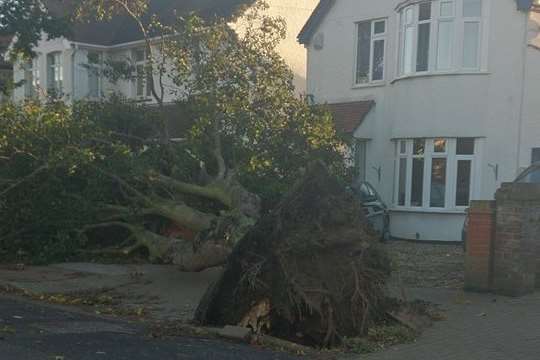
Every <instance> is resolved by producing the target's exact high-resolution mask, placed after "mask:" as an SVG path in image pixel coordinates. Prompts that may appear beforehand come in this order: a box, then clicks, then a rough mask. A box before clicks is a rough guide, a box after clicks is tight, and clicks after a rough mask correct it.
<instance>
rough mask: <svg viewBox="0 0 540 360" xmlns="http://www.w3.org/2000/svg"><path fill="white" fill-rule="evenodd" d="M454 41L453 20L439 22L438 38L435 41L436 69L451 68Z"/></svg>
mask: <svg viewBox="0 0 540 360" xmlns="http://www.w3.org/2000/svg"><path fill="white" fill-rule="evenodd" d="M453 43H454V22H453V21H442V22H439V38H438V41H437V46H438V48H437V69H439V70H447V69H450V68H452V47H453Z"/></svg>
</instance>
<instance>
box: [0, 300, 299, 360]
mask: <svg viewBox="0 0 540 360" xmlns="http://www.w3.org/2000/svg"><path fill="white" fill-rule="evenodd" d="M0 359H2V360H105V359H111V360H123V359H125V360H128V359H129V360H147V359H152V360H155V359H163V360H175V359H178V360H180V359H182V360H184V359H185V360H188V359H192V360H195V359H196V360H218V359H219V360H294V359H298V358H296V357H293V356H290V355H287V354H284V353H276V352H272V351H269V350H264V349H260V348H256V347H253V346H248V345H242V344H236V343H230V342H224V341H219V340H210V339H197V338H189V337H175V338H164V339H153V338H148V337H147V336H146V335H145V329H144V327H143V326H142V325H141V324H140V323H130V322H126V321H120V320H111V319H107V318H103V317H98V316H93V315H89V314H84V313H81V312H77V311H73V310H72V309H66V308H63V307H58V306H51V305H46V304H40V303H36V302H33V301H28V300H24V299H20V298H14V297H10V296H3V295H0Z"/></svg>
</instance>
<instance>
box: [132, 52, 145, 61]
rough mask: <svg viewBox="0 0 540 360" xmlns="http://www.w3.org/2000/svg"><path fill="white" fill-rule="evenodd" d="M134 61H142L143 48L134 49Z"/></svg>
mask: <svg viewBox="0 0 540 360" xmlns="http://www.w3.org/2000/svg"><path fill="white" fill-rule="evenodd" d="M134 57H135V61H137V62H139V61H144V50H135V51H134Z"/></svg>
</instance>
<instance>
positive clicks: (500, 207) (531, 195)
mask: <svg viewBox="0 0 540 360" xmlns="http://www.w3.org/2000/svg"><path fill="white" fill-rule="evenodd" d="M537 287H540V185H539V184H514V183H507V184H503V185H502V187H501V188H500V189H499V190H498V191H497V193H496V196H495V201H473V202H472V203H471V208H470V210H469V226H468V232H467V251H466V260H465V288H466V289H468V290H477V291H491V292H494V293H497V294H503V295H510V296H520V295H525V294H528V293H532V292H534V291H535V289H536V288H537Z"/></svg>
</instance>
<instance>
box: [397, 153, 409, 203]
mask: <svg viewBox="0 0 540 360" xmlns="http://www.w3.org/2000/svg"><path fill="white" fill-rule="evenodd" d="M406 183H407V159H399V188H398V205H399V206H405V189H406Z"/></svg>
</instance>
